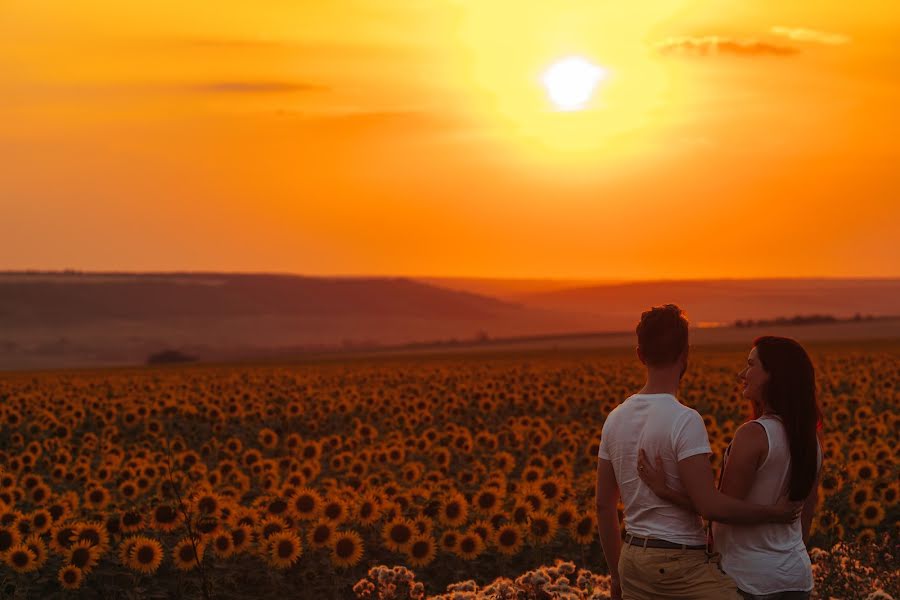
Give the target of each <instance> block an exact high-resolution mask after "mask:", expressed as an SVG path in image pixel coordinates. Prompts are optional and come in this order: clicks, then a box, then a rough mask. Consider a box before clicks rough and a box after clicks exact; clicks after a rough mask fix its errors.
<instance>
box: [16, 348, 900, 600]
mask: <svg viewBox="0 0 900 600" xmlns="http://www.w3.org/2000/svg"><path fill="white" fill-rule="evenodd" d="M897 350H898V349H897V347H895V346H891V345H888V346H885V345H883V344H882V345H880V346H877V347H872V348H865V347H849V346H848V347H839V346H834V347H832V346H826V347H812V348H811V355H812V357H813V360H814V362H815V364H816V368H817V376H818V382H819V399H820V403H821V405H822V408H823V412H824V414H825V471H824V473H825V475H824V477H823V480H822V482H821V490H820V494H819V506H818V510H817V514H816V517H815V519H814V523H813V534H812V539H811V546H812V547H813V550H812V551H811V554H812V555H813V557H814V561H815V562H816V567H815V568H816V579H817V582H818V585H819V587H820V588H821V589H822V590H827V591H828V593H830V594H831V595H832V596H834V597H847V598H855V597H859V598H865V597H868V595H869V594H875V593H880V594H883V595H882V596H877V597H882V598H887V597H890V594H894V595H896V594H897V589H896V586H897V583H898V579H900V574H898V566H897V565H898V562H897V559H896V556H897V540H898V533H900V529H898V514H900V509H898V503H900V477H898V475H900V467H898V464H897V456H896V448H897V447H898V445H900V441H898V433H900V411H898V402H900V353H898V351H897ZM745 358H746V349H740V350H738V349H722V350H716V351H713V350H703V349H699V350H697V351H695V355H694V356H692V362H691V367H690V370H689V371H688V374H687V375H686V376H685V378H684V380H683V382H682V387H681V391H680V399H681V401H682V402H684V403H685V404H687V405H689V406H691V407H693V408H696V409H697V410H698V411H700V413H701V414H703V415H704V420H705V422H706V425H707V430H708V432H709V437H710V442H711V444H712V446H713V450H714V465H713V466H714V467H715V468H717V469H718V467H719V461H721V456H722V453H723V451H724V449H725V447H726V446H727V444H728V443H729V442H730V440H731V436H732V434H733V433H734V431H735V430H736V429H737V427H738V426H739V425H740V424H741V423H742V422H743V420H744V419H746V415H747V411H748V407H747V406H745V403H744V401H743V400H742V399H741V397H740V394H739V392H738V386H737V372H738V371H739V370H740V368H742V364H743V362H744V360H745ZM642 385H643V371H642V369H641V365H640V364H639V363H638V362H637V361H636V359H635V358H634V357H633V354H632V352H631V351H624V350H623V351H619V350H615V351H613V350H604V351H597V350H593V351H589V350H579V351H565V352H563V351H535V352H525V353H509V354H493V355H453V356H435V357H408V358H399V357H394V358H390V357H382V358H371V359H348V360H345V361H341V362H339V361H319V362H306V363H297V364H290V365H230V366H216V365H210V366H202V365H200V366H186V367H154V368H136V369H109V370H98V371H88V370H84V371H75V370H73V371H48V372H40V373H7V374H3V375H2V376H0V559H2V564H0V597H3V598H42V599H43V598H68V597H78V598H221V599H226V598H287V597H291V598H373V599H374V598H393V597H396V598H401V597H402V598H426V597H441V598H451V597H452V598H507V597H508V598H530V597H535V598H554V597H558V598H604V597H608V579H607V578H605V577H604V574H605V573H607V572H608V571H607V569H606V566H605V565H604V563H603V558H602V552H601V550H600V546H599V541H598V539H597V533H596V516H595V512H594V486H595V473H596V456H597V449H598V445H599V439H600V430H601V428H602V425H603V420H604V418H605V416H606V415H607V414H608V413H609V411H611V410H612V409H613V408H614V407H615V406H616V405H617V404H618V403H620V402H621V401H622V400H624V399H625V398H626V397H627V396H629V395H630V394H632V393H634V392H635V391H636V390H638V389H639V388H640V387H641V386H642ZM859 548H867V549H870V550H871V549H872V548H875V549H877V552H869V555H868V556H867V558H866V559H865V560H864V561H863V562H862V563H860V561H859V560H857V558H856V555H855V554H854V552H855V551H856V550H855V549H859ZM866 561H869V563H870V564H866ZM879 561H881V562H879ZM848 563H850V564H851V566H853V568H850V567H848ZM854 565H855V566H854ZM857 567H858V568H857ZM854 569H855V570H854ZM851 575H852V577H853V578H855V579H853V578H851ZM563 579H565V582H564V581H563ZM879 589H880V590H882V591H880V592H879V591H878V590H879ZM523 590H525V591H523ZM529 590H531V591H529ZM817 593H822V592H821V590H820V591H819V592H817ZM842 593H843V594H845V595H844V596H841V595H840V594H842ZM854 594H855V595H854ZM822 597H826V598H827V597H828V595H827V594H823V596H822ZM872 597H876V596H872Z"/></svg>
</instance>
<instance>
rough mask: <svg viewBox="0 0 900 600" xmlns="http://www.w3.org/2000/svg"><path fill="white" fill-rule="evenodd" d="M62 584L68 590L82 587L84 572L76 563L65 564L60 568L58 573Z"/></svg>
mask: <svg viewBox="0 0 900 600" xmlns="http://www.w3.org/2000/svg"><path fill="white" fill-rule="evenodd" d="M57 579H58V580H59V583H60V585H62V586H63V587H64V588H65V589H67V590H77V589H78V588H80V587H81V581H82V579H84V573H83V572H82V570H81V569H79V568H78V567H76V566H74V565H65V566H63V567H62V568H61V569H60V570H59V574H58V575H57Z"/></svg>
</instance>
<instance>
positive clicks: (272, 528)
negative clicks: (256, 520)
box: [257, 517, 289, 539]
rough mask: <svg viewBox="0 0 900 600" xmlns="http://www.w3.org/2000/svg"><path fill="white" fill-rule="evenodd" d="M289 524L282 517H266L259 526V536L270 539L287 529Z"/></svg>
mask: <svg viewBox="0 0 900 600" xmlns="http://www.w3.org/2000/svg"><path fill="white" fill-rule="evenodd" d="M288 529H289V528H288V525H287V523H285V521H284V519H282V518H281V517H266V518H265V519H263V520H262V522H260V524H259V525H258V526H257V531H258V533H259V536H260V537H261V538H263V539H269V538H270V537H271V536H273V535H275V534H276V533H279V532H282V531H287V530H288Z"/></svg>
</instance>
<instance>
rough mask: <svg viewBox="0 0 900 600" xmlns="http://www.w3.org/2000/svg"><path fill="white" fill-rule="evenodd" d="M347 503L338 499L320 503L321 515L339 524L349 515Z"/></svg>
mask: <svg viewBox="0 0 900 600" xmlns="http://www.w3.org/2000/svg"><path fill="white" fill-rule="evenodd" d="M349 512H350V511H349V510H348V508H347V504H346V503H345V502H344V501H343V500H341V499H339V498H335V499H333V500H328V501H326V502H325V504H323V505H322V512H321V516H322V517H323V518H325V519H326V520H328V521H331V522H332V523H334V524H335V525H340V524H341V523H343V522H345V521H346V520H347V518H348V517H349Z"/></svg>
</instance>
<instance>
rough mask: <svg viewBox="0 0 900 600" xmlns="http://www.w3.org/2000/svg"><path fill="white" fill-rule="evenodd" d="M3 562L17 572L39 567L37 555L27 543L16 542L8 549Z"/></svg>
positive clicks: (25, 571) (26, 571) (27, 571)
mask: <svg viewBox="0 0 900 600" xmlns="http://www.w3.org/2000/svg"><path fill="white" fill-rule="evenodd" d="M3 562H5V563H6V564H7V565H9V568H11V569H12V570H13V571H15V572H16V573H29V572H31V571H34V570H35V569H37V557H36V556H35V555H34V552H32V550H31V548H29V547H28V546H26V545H25V544H16V545H14V546H13V547H12V548H10V549H9V550H7V551H6V553H5V554H4V555H3Z"/></svg>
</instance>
